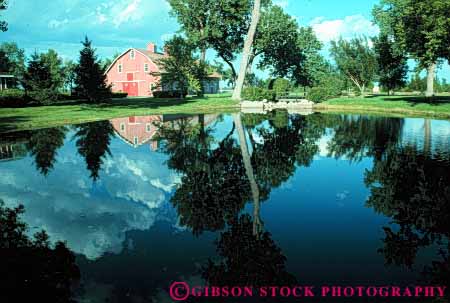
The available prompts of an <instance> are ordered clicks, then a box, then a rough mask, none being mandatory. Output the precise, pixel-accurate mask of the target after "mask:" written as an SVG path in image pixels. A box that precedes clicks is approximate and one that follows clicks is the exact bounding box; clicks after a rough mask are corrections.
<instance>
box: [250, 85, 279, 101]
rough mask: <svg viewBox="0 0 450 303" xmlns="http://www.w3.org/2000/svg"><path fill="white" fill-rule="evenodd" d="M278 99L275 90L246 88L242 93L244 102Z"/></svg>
mask: <svg viewBox="0 0 450 303" xmlns="http://www.w3.org/2000/svg"><path fill="white" fill-rule="evenodd" d="M276 97H277V94H276V92H275V91H274V90H270V89H266V88H261V87H246V88H244V90H243V91H242V100H246V101H263V100H267V101H276Z"/></svg>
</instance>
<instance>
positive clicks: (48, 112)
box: [0, 95, 450, 132]
mask: <svg viewBox="0 0 450 303" xmlns="http://www.w3.org/2000/svg"><path fill="white" fill-rule="evenodd" d="M428 101H429V100H427V99H426V98H425V97H420V96H369V97H366V98H358V97H357V98H347V97H345V98H336V99H331V100H328V101H326V102H324V103H320V104H317V105H316V106H315V110H316V111H321V112H329V113H356V114H379V115H383V116H403V117H404V116H417V117H430V118H442V119H450V96H448V95H447V96H439V97H436V98H435V99H434V100H433V103H429V102H428ZM237 110H239V104H238V103H237V102H235V101H232V100H231V99H230V96H229V95H209V96H206V97H204V98H187V99H185V100H177V99H154V98H126V99H114V100H112V101H110V102H108V103H105V104H98V105H88V104H83V103H82V102H76V101H75V102H66V103H60V104H58V105H52V106H37V107H26V108H0V132H7V131H17V130H27V129H36V128H47V127H54V126H60V125H66V124H77V123H83V122H90V121H98V120H107V119H112V118H117V117H127V116H141V115H160V114H180V113H184V114H199V113H205V114H207V113H219V112H220V113H223V112H233V111H237Z"/></svg>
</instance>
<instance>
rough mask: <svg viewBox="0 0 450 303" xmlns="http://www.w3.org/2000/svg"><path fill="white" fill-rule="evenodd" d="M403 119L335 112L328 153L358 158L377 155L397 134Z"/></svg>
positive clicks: (376, 156)
mask: <svg viewBox="0 0 450 303" xmlns="http://www.w3.org/2000/svg"><path fill="white" fill-rule="evenodd" d="M403 124H404V120H403V119H397V118H386V117H370V116H351V115H345V116H339V119H338V120H337V121H336V123H335V125H334V126H333V128H334V133H335V134H334V136H333V138H332V140H331V142H330V143H329V150H328V151H329V154H330V155H333V156H335V157H336V158H339V157H346V158H348V159H350V160H354V161H360V160H361V159H362V158H364V157H368V156H372V157H375V159H379V158H380V157H381V156H382V154H383V153H384V152H385V151H386V149H387V148H388V147H389V146H390V145H392V144H395V143H397V142H398V141H399V140H400V138H401V133H402V129H403Z"/></svg>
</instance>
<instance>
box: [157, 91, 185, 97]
mask: <svg viewBox="0 0 450 303" xmlns="http://www.w3.org/2000/svg"><path fill="white" fill-rule="evenodd" d="M181 94H182V96H183V98H185V97H186V96H187V92H186V91H185V92H182V91H177V90H170V91H167V90H157V91H154V92H153V97H155V98H180V95H181Z"/></svg>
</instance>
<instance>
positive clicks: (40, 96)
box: [24, 52, 59, 104]
mask: <svg viewBox="0 0 450 303" xmlns="http://www.w3.org/2000/svg"><path fill="white" fill-rule="evenodd" d="M58 81H59V79H57V80H56V81H54V79H53V74H52V68H51V64H49V63H48V62H47V61H46V60H45V59H44V57H43V56H40V55H39V54H38V53H37V52H35V53H34V54H33V55H32V56H31V60H30V62H28V67H27V71H26V74H25V77H24V84H25V85H24V86H25V89H26V90H27V92H29V94H30V96H31V97H32V98H33V99H34V100H36V101H38V102H40V103H42V104H50V103H52V102H55V101H56V100H57V99H58V85H59V82H58Z"/></svg>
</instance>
